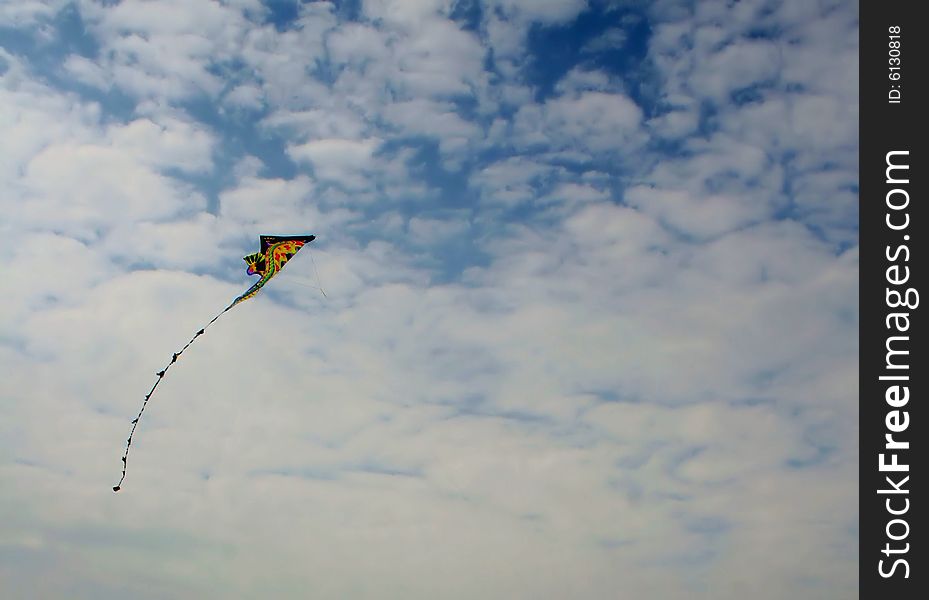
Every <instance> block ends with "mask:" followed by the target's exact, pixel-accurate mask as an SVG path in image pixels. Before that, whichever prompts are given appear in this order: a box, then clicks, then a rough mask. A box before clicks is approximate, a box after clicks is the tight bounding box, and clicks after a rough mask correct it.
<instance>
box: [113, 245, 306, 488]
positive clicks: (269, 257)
mask: <svg viewBox="0 0 929 600" xmlns="http://www.w3.org/2000/svg"><path fill="white" fill-rule="evenodd" d="M260 239H261V250H259V251H258V252H255V253H254V254H249V255H248V256H246V257H245V258H244V259H243V260H244V261H245V264H247V265H248V274H249V275H258V276H259V277H261V279H259V280H258V281H257V282H255V285H253V286H252V287H250V288H248V289H247V290H246V291H245V293H244V294H242V295H241V296H239V297H238V298H236V299H235V300H233V301H232V304H230V305H229V306H227V307H226V308H225V309H223V311H222V312H221V313H219V314H218V315H216V316H215V317H213V319H212V320H211V321H210V322H209V323H207V324H206V326H205V327H203V329H201V330H200V331H198V332H197V333H196V334H194V337H192V338H190V341H189V342H187V344H186V345H185V346H184V347H183V348H181V349H180V351H178V352H175V353H174V355H173V356H172V357H171V362H169V363H168V365H167V366H166V367H165V368H164V369H162V370H161V371H159V372H158V373H156V375H157V376H158V379H157V380H156V381H155V385H153V386H152V389H150V390H149V391H148V393H147V394H145V401H144V402H142V409H141V410H140V411H139V414H138V415H136V418H135V419H133V420H132V429H131V430H130V431H129V439H128V440H126V452H125V453H124V454H123V474H122V477H120V478H119V483H117V484H116V485H114V486H113V491H114V492H118V491H119V489H120V486H121V485H122V483H123V480H124V479H126V461H127V460H128V459H129V448H130V447H131V446H132V436H133V434H134V433H135V428H136V427H137V426H138V425H139V419H141V418H142V413H143V412H145V406H146V405H147V404H148V401H149V399H150V398H151V397H152V394H153V393H155V388H157V387H158V384H159V383H161V380H162V379H164V376H165V373H167V372H168V369H170V368H171V365H173V364H174V363H176V362H177V359H178V357H179V356H180V355H181V354H183V353H184V350H187V348H188V347H190V345H191V344H193V343H194V340H195V339H197V338H198V337H200V336H201V335H203V333H204V332H205V331H206V329H207V327H209V326H210V325H212V324H213V323H215V322H216V319H218V318H220V317H221V316H222V315H223V314H224V313H225V312H226V311H227V310H229V309H230V308H232V307H233V306H235V305H236V304H238V303H239V302H243V301H245V300H248V299H249V298H252V297H253V296H255V294H257V293H258V292H259V290H261V288H263V287H264V285H265V284H266V283H268V281H269V280H270V279H271V278H272V277H274V276H275V275H277V274H278V273H280V272H281V269H283V268H284V265H285V264H287V261H288V260H290V259H291V258H293V255H294V254H296V253H297V252H299V251H300V248H302V247H303V246H304V244H307V243H309V242H312V241H313V240H315V239H316V236H315V235H294V236H276V235H263V236H261V238H260Z"/></svg>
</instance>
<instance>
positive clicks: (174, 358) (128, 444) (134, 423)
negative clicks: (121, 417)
mask: <svg viewBox="0 0 929 600" xmlns="http://www.w3.org/2000/svg"><path fill="white" fill-rule="evenodd" d="M237 303H238V298H237V299H236V300H235V301H234V302H233V303H232V304H230V305H229V306H227V307H226V308H224V309H223V311H222V312H221V313H219V314H218V315H216V316H215V317H213V319H212V320H211V321H210V322H209V323H207V324H206V326H204V327H203V328H202V329H200V331H198V332H197V333H195V334H194V337H192V338H190V341H189V342H187V343H186V344H185V345H184V347H183V348H181V349H180V350H179V351H178V352H175V353H174V354H173V355H172V356H171V362H169V363H168V365H167V366H166V367H165V368H164V369H162V370H161V371H158V373H156V375H157V376H158V379H157V380H155V385H153V386H152V389H150V390H149V391H148V393H147V394H145V401H144V402H142V409H141V410H139V414H138V415H136V418H135V419H133V420H132V429H131V430H130V431H129V439H128V440H126V452H125V453H123V474H122V476H121V477H120V478H119V483H117V484H116V485H114V486H113V491H114V492H118V491H119V490H120V486H122V484H123V480H124V479H126V464H127V463H126V461H127V460H128V459H129V448H130V447H131V446H132V436H133V435H134V434H135V428H136V427H138V426H139V419H141V418H142V413H144V412H145V407H146V406H148V401H149V400H150V399H151V397H152V394H154V393H155V388H157V387H158V384H159V383H161V380H162V379H164V376H165V373H167V372H168V369H170V368H171V365H173V364H174V363H176V362H177V359H178V357H180V355H181V354H183V353H184V350H187V348H189V347H190V345H191V344H193V343H194V340H196V339H197V338H198V337H200V336H201V335H203V334H204V332H205V331H206V330H207V327H209V326H210V325H212V324H213V323H215V322H216V320H217V319H218V318H220V317H221V316H223V314H225V312H226V311H227V310H229V309H230V308H232V307H233V306H235V305H236V304H237Z"/></svg>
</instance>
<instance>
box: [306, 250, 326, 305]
mask: <svg viewBox="0 0 929 600" xmlns="http://www.w3.org/2000/svg"><path fill="white" fill-rule="evenodd" d="M310 261H311V262H312V263H313V273H315V274H316V283H318V284H319V291H320V292H322V293H323V298H325V299H326V300H328V299H329V296H327V295H326V290H324V289H323V282H322V281H321V280H320V279H319V271H318V270H317V269H316V260H315V259H314V258H313V252H310Z"/></svg>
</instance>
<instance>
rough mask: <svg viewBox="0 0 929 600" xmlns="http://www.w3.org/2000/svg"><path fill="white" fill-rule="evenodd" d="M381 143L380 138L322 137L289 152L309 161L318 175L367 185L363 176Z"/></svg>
mask: <svg viewBox="0 0 929 600" xmlns="http://www.w3.org/2000/svg"><path fill="white" fill-rule="evenodd" d="M380 144H381V140H380V139H378V138H368V139H364V140H358V141H356V140H345V139H337V138H332V139H319V140H312V141H309V142H306V143H305V144H300V145H298V146H293V147H291V148H289V149H288V150H287V152H288V154H289V155H290V156H291V157H292V158H293V159H294V160H297V161H306V162H309V163H310V164H311V165H312V166H313V173H314V175H315V176H316V178H317V179H320V180H323V181H328V182H331V183H338V184H339V185H342V186H345V187H347V188H349V189H352V188H357V187H362V186H363V185H364V182H363V180H362V179H361V178H360V177H361V176H362V175H363V173H365V172H366V171H368V170H370V165H371V163H372V162H373V160H374V153H375V152H376V151H377V149H378V146H380Z"/></svg>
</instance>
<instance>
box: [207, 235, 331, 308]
mask: <svg viewBox="0 0 929 600" xmlns="http://www.w3.org/2000/svg"><path fill="white" fill-rule="evenodd" d="M259 239H260V242H261V250H259V251H258V252H255V253H253V254H249V255H248V256H245V257H243V259H242V260H244V261H245V264H246V265H248V270H247V272H248V274H249V275H259V276H260V279H259V280H258V281H256V282H255V285H253V286H252V287H250V288H248V289H247V290H246V291H245V293H244V294H242V295H241V296H239V297H238V298H236V299H235V300H233V301H232V304H230V305H229V307H228V308H226V310H229V309H230V308H232V307H233V306H235V305H236V304H238V303H239V302H242V301H244V300H248V299H249V298H251V297H253V296H254V295H255V294H257V293H258V291H259V290H260V289H261V288H262V287H264V284H266V283H268V281H269V280H270V279H271V278H272V277H274V276H275V275H277V274H278V273H280V272H281V269H283V268H284V265H285V264H287V261H288V260H290V259H291V258H293V256H294V254H296V253H297V252H299V251H300V248H303V246H304V245H305V244H308V243H309V242H312V241H313V240H315V239H316V236H315V235H294V236H279V235H263V236H261V237H260V238H259ZM224 312H225V311H224Z"/></svg>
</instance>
